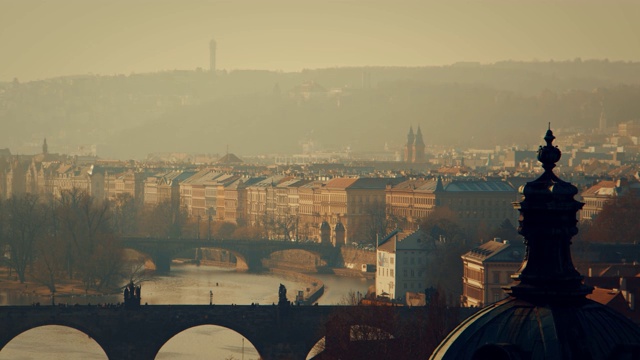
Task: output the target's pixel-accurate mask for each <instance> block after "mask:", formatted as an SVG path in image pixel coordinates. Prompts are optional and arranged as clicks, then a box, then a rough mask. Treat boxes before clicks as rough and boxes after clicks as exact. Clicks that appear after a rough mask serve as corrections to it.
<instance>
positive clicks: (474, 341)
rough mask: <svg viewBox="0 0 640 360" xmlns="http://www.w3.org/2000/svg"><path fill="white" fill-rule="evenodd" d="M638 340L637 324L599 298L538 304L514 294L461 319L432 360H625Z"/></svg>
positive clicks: (639, 334) (639, 332) (639, 329)
mask: <svg viewBox="0 0 640 360" xmlns="http://www.w3.org/2000/svg"><path fill="white" fill-rule="evenodd" d="M639 340H640V328H638V326H636V325H635V324H634V323H633V322H631V321H630V320H628V319H627V318H625V317H624V316H622V315H620V314H618V313H617V312H616V311H615V310H613V309H611V308H609V307H607V306H605V305H602V304H600V303H597V302H595V301H592V300H588V299H581V300H580V301H579V302H577V303H571V304H566V303H565V304H563V303H553V302H551V303H546V304H535V303H532V302H529V301H526V300H520V299H517V298H514V297H511V298H508V299H505V300H502V301H500V302H497V303H494V304H491V305H489V306H487V307H486V308H484V309H482V310H481V311H479V312H477V313H475V314H474V315H472V316H471V317H469V318H468V319H466V320H465V321H464V322H462V324H460V325H459V326H458V327H457V328H456V329H455V330H454V331H452V332H451V333H450V334H449V336H447V338H445V340H444V341H442V343H441V344H440V345H439V346H438V348H436V350H435V351H434V352H433V354H432V355H431V359H442V360H462V359H473V360H476V359H477V360H481V359H493V360H500V359H513V360H516V359H518V360H520V359H558V360H561V359H620V358H624V357H623V356H622V354H627V353H628V351H630V349H629V348H628V347H627V346H628V345H630V344H638V341H639ZM616 354H617V355H616Z"/></svg>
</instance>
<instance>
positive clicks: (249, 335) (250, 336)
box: [153, 318, 264, 359]
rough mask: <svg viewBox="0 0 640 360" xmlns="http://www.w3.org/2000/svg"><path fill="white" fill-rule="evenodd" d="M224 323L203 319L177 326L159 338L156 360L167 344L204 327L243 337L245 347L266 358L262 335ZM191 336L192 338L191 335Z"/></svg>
mask: <svg viewBox="0 0 640 360" xmlns="http://www.w3.org/2000/svg"><path fill="white" fill-rule="evenodd" d="M223 322H224V321H214V320H212V319H207V318H204V319H202V321H196V322H191V323H189V324H183V325H181V326H177V327H174V328H172V329H170V331H167V332H165V334H163V335H162V336H161V337H159V338H158V340H157V341H156V342H155V344H154V345H157V349H154V352H153V354H154V359H155V358H157V357H158V356H159V355H160V354H161V352H162V350H163V348H164V347H165V346H166V345H167V344H170V343H171V341H172V340H174V339H177V338H179V337H181V336H182V335H185V334H186V333H189V332H190V331H193V330H196V329H197V328H203V327H219V328H223V329H225V331H229V332H233V333H236V334H237V335H239V336H241V337H242V338H243V339H245V340H246V342H244V345H245V346H250V347H252V348H253V349H255V351H256V352H257V354H258V356H259V358H264V349H261V348H260V341H259V337H260V334H258V333H255V332H252V331H249V330H247V329H242V326H238V324H234V325H231V324H226V325H223V324H222V323H223ZM189 335H190V336H191V334H189Z"/></svg>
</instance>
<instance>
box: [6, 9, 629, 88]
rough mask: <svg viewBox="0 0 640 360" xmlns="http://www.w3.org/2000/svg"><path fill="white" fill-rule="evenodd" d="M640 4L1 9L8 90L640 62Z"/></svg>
mask: <svg viewBox="0 0 640 360" xmlns="http://www.w3.org/2000/svg"><path fill="white" fill-rule="evenodd" d="M639 17H640V1H639V0H599V1H595V0H555V1H545V0H464V1H463V0H419V1H413V0H406V1H403V0H385V1H380V0H377V1H374V0H371V1H367V0H357V1H355V0H351V1H349V0H342V1H330V0H323V1H321V0H295V1H294V0H292V1H286V0H228V1H217V0H175V1H168V0H46V1H45V0H41V1H36V0H0V81H7V80H11V79H13V78H14V77H17V78H19V79H20V80H22V81H26V80H34V79H41V78H47V77H53V76H58V75H70V74H86V73H94V74H103V75H109V74H129V73H131V72H150V71H160V70H172V69H195V68H197V67H202V68H205V69H207V68H208V64H209V59H208V56H209V54H208V43H209V40H210V39H211V38H215V39H216V41H217V42H218V58H217V63H218V68H219V69H227V70H232V69H269V70H283V71H292V70H300V69H303V68H319V67H333V66H361V65H398V66H403V65H409V66H420V65H442V64H450V63H454V62H458V61H480V62H483V63H488V62H494V61H499V60H507V59H513V60H533V59H538V60H549V59H554V60H567V59H574V58H576V57H581V58H583V59H590V58H599V59H602V58H608V59H610V60H635V61H640V21H639V20H638V19H639Z"/></svg>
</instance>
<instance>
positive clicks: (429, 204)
mask: <svg viewBox="0 0 640 360" xmlns="http://www.w3.org/2000/svg"><path fill="white" fill-rule="evenodd" d="M0 162H1V163H0V170H3V174H4V176H2V177H0V179H2V181H0V193H1V194H2V197H3V198H8V197H11V196H12V195H14V194H20V193H34V194H40V195H52V196H53V197H59V196H60V194H61V193H62V192H63V191H69V190H72V189H78V190H81V191H86V192H87V193H89V194H90V195H91V196H93V197H94V198H96V199H109V200H115V199H117V198H118V197H122V196H130V197H132V198H134V199H136V201H138V203H139V204H141V205H144V206H155V205H158V204H170V205H171V206H173V207H181V208H182V209H184V211H186V213H187V215H188V216H190V217H192V218H200V219H203V220H209V219H211V220H214V221H225V222H230V223H234V224H237V225H239V226H245V225H247V226H267V225H270V227H271V228H273V230H271V232H270V234H269V236H270V237H274V238H282V239H314V240H316V241H319V240H320V226H321V224H323V223H327V224H328V225H329V226H330V229H331V231H332V233H331V237H330V239H331V240H330V241H331V242H332V243H334V244H335V243H336V242H344V243H351V242H372V241H373V239H374V238H375V232H378V233H381V232H382V233H383V232H384V230H385V229H384V228H380V229H377V230H376V229H375V227H376V226H379V225H380V223H386V224H388V226H386V227H394V226H398V227H402V228H405V229H415V228H417V226H418V224H419V222H420V221H421V220H422V219H424V218H426V217H427V216H428V215H429V214H431V213H432V212H433V211H435V210H437V209H438V208H441V207H446V208H448V209H450V210H451V211H453V212H454V213H455V214H456V215H457V217H458V218H459V219H460V220H461V222H463V223H464V224H466V225H468V226H478V225H479V224H484V225H486V226H487V227H495V226H497V225H499V224H501V223H502V222H504V220H505V219H508V220H509V221H510V222H511V223H515V221H516V213H515V211H514V210H513V209H512V207H511V202H513V201H515V200H516V198H517V192H516V190H515V189H514V187H513V186H511V185H510V184H509V183H508V182H505V181H500V180H486V179H464V180H452V179H445V180H443V178H442V177H431V178H408V177H404V176H397V177H393V176H387V177H381V176H378V177H374V176H369V177H367V176H349V177H318V176H316V177H312V178H309V177H303V176H298V175H273V174H268V175H265V174H253V175H248V174H246V173H244V174H243V173H239V172H229V171H222V170H221V168H220V167H216V168H214V167H205V168H195V167H191V168H180V169H178V168H173V169H167V168H164V169H160V168H140V167H133V166H127V165H126V164H121V163H120V164H118V165H114V164H108V163H104V162H103V163H101V164H100V165H97V164H96V163H93V164H78V163H70V162H66V161H61V160H60V159H54V158H51V157H50V156H49V155H48V154H46V153H43V154H42V156H40V155H39V156H34V157H32V158H31V159H30V161H22V160H20V159H18V158H16V157H14V158H11V159H9V160H7V159H4V158H2V160H0ZM336 228H340V229H344V231H345V235H344V237H342V236H339V237H336V235H335V230H336ZM276 229H279V230H276ZM372 232H373V234H374V235H373V236H367V235H365V234H369V235H370V234H372ZM338 238H339V239H340V240H339V241H338V240H337V239H338Z"/></svg>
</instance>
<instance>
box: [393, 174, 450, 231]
mask: <svg viewBox="0 0 640 360" xmlns="http://www.w3.org/2000/svg"><path fill="white" fill-rule="evenodd" d="M436 190H438V191H442V190H443V186H442V179H440V178H438V179H432V180H426V179H410V180H406V181H403V182H401V183H399V184H396V185H393V186H392V185H387V187H386V190H385V196H386V207H387V208H386V211H387V216H388V217H389V218H391V219H393V220H394V221H396V222H397V223H398V226H399V227H401V228H403V229H411V230H416V229H417V228H418V224H419V222H420V221H421V220H422V219H424V218H426V217H427V216H429V215H431V213H432V212H433V210H434V209H435V208H436V206H437V199H436Z"/></svg>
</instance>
